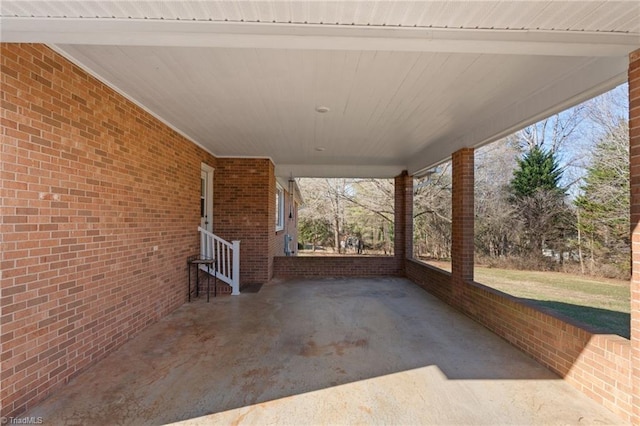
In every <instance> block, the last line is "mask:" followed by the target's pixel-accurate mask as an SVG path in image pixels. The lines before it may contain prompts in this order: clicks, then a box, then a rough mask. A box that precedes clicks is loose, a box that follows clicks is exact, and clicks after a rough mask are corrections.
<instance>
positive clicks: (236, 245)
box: [231, 240, 240, 296]
mask: <svg viewBox="0 0 640 426" xmlns="http://www.w3.org/2000/svg"><path fill="white" fill-rule="evenodd" d="M231 244H232V245H233V269H232V271H233V272H232V274H233V279H232V281H233V282H232V284H231V288H232V289H233V290H232V292H231V295H233V296H237V295H238V294H240V241H237V240H236V241H231Z"/></svg>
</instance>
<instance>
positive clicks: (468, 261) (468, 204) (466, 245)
mask: <svg viewBox="0 0 640 426" xmlns="http://www.w3.org/2000/svg"><path fill="white" fill-rule="evenodd" d="M473 160H474V158H473V148H463V149H461V150H459V151H456V152H454V153H453V157H452V163H453V187H452V193H451V210H452V212H451V216H452V223H451V238H452V247H451V278H452V280H451V281H452V284H453V292H454V293H453V299H454V300H453V303H454V304H457V305H458V304H461V303H462V302H463V301H462V295H461V293H462V290H461V289H462V283H464V282H465V281H473V252H474V245H473V222H474V210H473V185H474V180H473Z"/></svg>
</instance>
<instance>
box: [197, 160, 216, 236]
mask: <svg viewBox="0 0 640 426" xmlns="http://www.w3.org/2000/svg"><path fill="white" fill-rule="evenodd" d="M214 170H215V169H214V168H213V167H211V166H209V165H208V164H205V163H200V172H201V173H200V179H202V173H206V176H207V177H206V181H205V194H204V201H205V212H206V214H207V221H208V222H209V223H208V224H207V225H206V230H207V231H209V232H213V216H214V210H213V172H214ZM201 196H202V194H201Z"/></svg>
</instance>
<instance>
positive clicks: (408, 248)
mask: <svg viewBox="0 0 640 426" xmlns="http://www.w3.org/2000/svg"><path fill="white" fill-rule="evenodd" d="M394 183H395V202H394V234H393V235H394V237H393V238H394V239H393V247H394V256H395V258H396V260H397V264H398V269H400V271H401V272H402V273H403V274H404V272H405V259H410V258H412V257H413V176H409V174H408V173H407V171H406V170H405V171H403V172H402V173H401V174H400V175H399V176H396V178H395V182H394Z"/></svg>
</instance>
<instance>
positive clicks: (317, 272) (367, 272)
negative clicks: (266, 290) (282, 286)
mask: <svg viewBox="0 0 640 426" xmlns="http://www.w3.org/2000/svg"><path fill="white" fill-rule="evenodd" d="M273 265H274V271H273V275H274V277H276V278H293V277H303V278H311V277H375V276H382V275H401V274H402V271H401V270H400V269H399V268H398V262H397V261H396V259H395V258H394V257H391V256H386V257H382V256H380V257H373V256H371V257H370V256H277V257H275V258H274V262H273Z"/></svg>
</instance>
